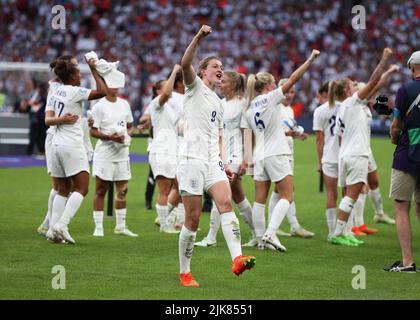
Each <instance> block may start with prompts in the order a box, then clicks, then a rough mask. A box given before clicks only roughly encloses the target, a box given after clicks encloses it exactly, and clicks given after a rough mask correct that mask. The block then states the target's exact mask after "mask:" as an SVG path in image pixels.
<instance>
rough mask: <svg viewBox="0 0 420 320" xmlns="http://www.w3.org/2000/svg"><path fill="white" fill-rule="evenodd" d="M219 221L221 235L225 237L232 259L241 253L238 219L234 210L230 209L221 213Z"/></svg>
mask: <svg viewBox="0 0 420 320" xmlns="http://www.w3.org/2000/svg"><path fill="white" fill-rule="evenodd" d="M220 222H221V225H222V231H223V236H224V237H225V240H226V243H227V246H228V248H229V252H230V256H231V258H232V261H233V259H235V258H236V257H237V256H240V255H242V248H241V229H240V228H239V221H238V218H236V215H235V212H233V211H231V212H227V213H223V214H221V215H220Z"/></svg>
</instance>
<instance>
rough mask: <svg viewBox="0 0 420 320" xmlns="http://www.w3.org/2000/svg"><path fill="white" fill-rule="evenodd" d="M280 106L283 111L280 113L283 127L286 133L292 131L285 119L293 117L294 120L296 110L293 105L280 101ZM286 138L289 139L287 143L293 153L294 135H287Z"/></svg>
mask: <svg viewBox="0 0 420 320" xmlns="http://www.w3.org/2000/svg"><path fill="white" fill-rule="evenodd" d="M279 107H280V109H281V113H280V115H281V120H280V123H281V127H282V129H283V130H284V133H286V132H287V131H290V128H289V127H288V126H286V125H285V124H284V123H283V120H288V119H293V120H294V119H295V112H294V111H293V108H292V107H291V106H285V105H284V104H282V103H280V105H279ZM286 140H287V143H288V144H289V148H290V151H291V152H292V154H293V152H294V145H293V143H294V142H293V137H290V136H286Z"/></svg>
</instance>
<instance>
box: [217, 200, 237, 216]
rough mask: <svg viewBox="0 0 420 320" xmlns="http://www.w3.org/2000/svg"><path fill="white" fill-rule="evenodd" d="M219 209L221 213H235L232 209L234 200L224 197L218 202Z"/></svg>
mask: <svg viewBox="0 0 420 320" xmlns="http://www.w3.org/2000/svg"><path fill="white" fill-rule="evenodd" d="M217 207H218V208H219V211H220V212H221V213H222V212H230V211H233V207H232V199H231V197H228V196H226V197H223V198H222V199H220V200H219V201H218V202H217Z"/></svg>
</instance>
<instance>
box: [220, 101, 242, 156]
mask: <svg viewBox="0 0 420 320" xmlns="http://www.w3.org/2000/svg"><path fill="white" fill-rule="evenodd" d="M222 103H223V109H224V113H223V144H224V146H225V152H226V157H227V158H228V159H233V158H238V159H240V160H241V159H242V158H243V142H242V131H241V119H242V114H243V111H244V108H245V106H246V103H247V101H246V99H244V98H242V99H232V100H229V101H226V99H223V100H222Z"/></svg>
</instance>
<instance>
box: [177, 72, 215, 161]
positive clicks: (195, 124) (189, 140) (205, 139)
mask: <svg viewBox="0 0 420 320" xmlns="http://www.w3.org/2000/svg"><path fill="white" fill-rule="evenodd" d="M184 97H185V101H184V108H185V116H184V143H183V144H182V146H181V151H180V155H181V157H186V158H191V159H200V160H202V161H205V162H214V161H218V160H219V158H220V150H219V130H221V129H223V105H222V101H221V99H220V98H219V97H218V95H217V94H216V93H215V92H214V91H212V90H211V89H210V88H208V87H207V86H206V85H205V84H204V82H203V81H202V80H201V79H200V78H199V77H198V76H196V77H195V79H194V81H193V82H192V83H191V84H189V85H187V86H186V91H185V95H184Z"/></svg>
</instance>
